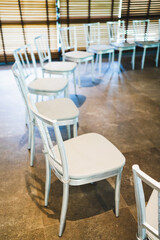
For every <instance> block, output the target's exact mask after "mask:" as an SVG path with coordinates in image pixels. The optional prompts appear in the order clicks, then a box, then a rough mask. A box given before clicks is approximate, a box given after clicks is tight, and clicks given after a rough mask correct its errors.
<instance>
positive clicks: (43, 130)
mask: <svg viewBox="0 0 160 240" xmlns="http://www.w3.org/2000/svg"><path fill="white" fill-rule="evenodd" d="M28 104H29V108H30V110H31V111H32V114H33V115H34V117H35V120H36V123H37V126H38V129H39V132H40V135H41V138H42V141H43V144H44V146H45V147H44V148H45V151H47V152H45V153H47V154H49V156H50V158H51V159H52V161H50V158H48V161H49V162H50V164H51V166H52V168H53V170H54V172H55V173H56V176H57V177H58V178H59V179H60V180H61V181H68V180H69V176H68V164H67V157H66V153H65V149H64V144H63V140H62V136H61V133H60V130H59V126H58V123H57V120H51V119H48V118H47V117H45V116H43V115H42V114H40V113H39V112H38V111H37V108H36V106H35V104H34V102H33V100H32V99H31V95H30V94H28ZM48 125H50V126H53V128H54V132H55V136H56V142H57V145H58V149H59V154H60V159H57V157H56V155H55V152H54V146H53V143H52V140H51V137H50V134H49V131H48ZM53 162H54V164H53ZM57 167H58V168H57ZM59 167H60V168H62V173H63V174H61V173H60V171H59Z"/></svg>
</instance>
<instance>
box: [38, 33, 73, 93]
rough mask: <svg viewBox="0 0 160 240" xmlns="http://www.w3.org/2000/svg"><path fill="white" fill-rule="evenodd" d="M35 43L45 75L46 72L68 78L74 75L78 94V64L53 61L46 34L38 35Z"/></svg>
mask: <svg viewBox="0 0 160 240" xmlns="http://www.w3.org/2000/svg"><path fill="white" fill-rule="evenodd" d="M34 43H35V46H36V49H37V52H38V56H39V60H40V64H41V69H42V75H43V77H44V73H48V74H49V75H52V74H53V75H63V76H65V77H67V78H69V76H70V75H73V81H74V90H75V94H77V90H76V78H75V70H76V67H77V64H76V63H73V62H63V61H52V59H51V51H50V48H49V43H48V39H47V36H46V35H40V36H37V37H36V38H35V39H34Z"/></svg>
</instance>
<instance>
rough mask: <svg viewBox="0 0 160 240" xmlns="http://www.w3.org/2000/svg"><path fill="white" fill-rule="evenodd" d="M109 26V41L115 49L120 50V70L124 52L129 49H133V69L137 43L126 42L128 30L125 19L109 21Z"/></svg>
mask: <svg viewBox="0 0 160 240" xmlns="http://www.w3.org/2000/svg"><path fill="white" fill-rule="evenodd" d="M107 28H108V36H109V42H110V44H111V45H112V46H113V47H114V48H115V50H118V52H119V55H118V69H119V71H120V66H121V58H122V52H123V51H129V50H131V51H133V54H132V69H133V70H134V68H135V52H136V45H135V43H129V42H126V39H125V33H126V32H125V25H124V21H112V22H107Z"/></svg>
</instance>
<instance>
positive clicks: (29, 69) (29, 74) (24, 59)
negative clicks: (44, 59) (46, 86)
mask: <svg viewBox="0 0 160 240" xmlns="http://www.w3.org/2000/svg"><path fill="white" fill-rule="evenodd" d="M13 55H14V58H15V61H16V63H17V65H18V68H19V71H20V72H21V75H22V76H23V79H25V80H26V81H33V80H35V79H36V78H37V69H36V60H35V56H34V53H33V50H32V47H31V45H30V44H27V45H24V46H23V47H20V48H18V49H16V50H14V51H13ZM30 59H31V61H30Z"/></svg>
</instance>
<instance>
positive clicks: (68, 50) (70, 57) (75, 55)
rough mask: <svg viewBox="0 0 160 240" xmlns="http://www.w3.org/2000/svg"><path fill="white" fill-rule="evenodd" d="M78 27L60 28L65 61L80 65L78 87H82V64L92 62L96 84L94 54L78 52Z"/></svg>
mask: <svg viewBox="0 0 160 240" xmlns="http://www.w3.org/2000/svg"><path fill="white" fill-rule="evenodd" d="M76 31H77V30H76V27H75V26H73V27H62V28H59V36H60V42H61V47H62V56H63V61H66V60H67V61H71V62H75V63H77V64H78V68H77V69H78V85H79V87H80V86H81V78H80V75H81V74H80V65H81V63H83V62H85V63H87V62H89V61H90V62H91V68H92V70H91V74H92V82H94V54H93V53H89V52H86V51H78V49H77V33H76Z"/></svg>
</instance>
